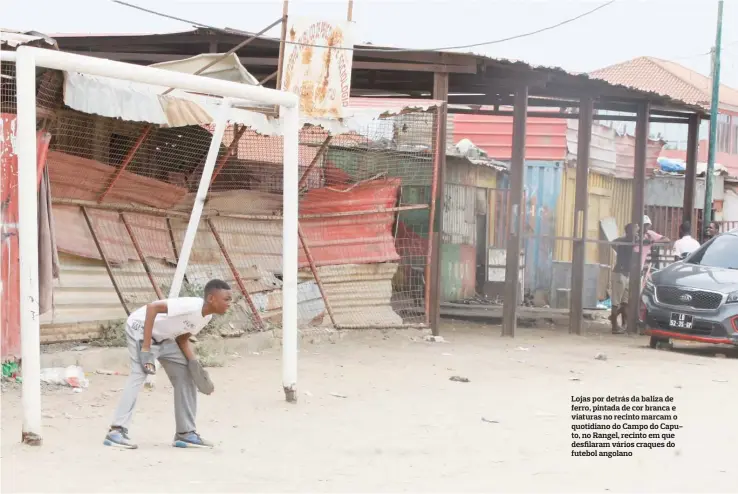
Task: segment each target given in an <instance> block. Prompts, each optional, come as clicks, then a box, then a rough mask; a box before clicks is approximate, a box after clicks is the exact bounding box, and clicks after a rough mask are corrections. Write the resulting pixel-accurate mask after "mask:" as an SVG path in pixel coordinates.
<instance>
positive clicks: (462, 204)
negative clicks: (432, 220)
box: [443, 184, 477, 245]
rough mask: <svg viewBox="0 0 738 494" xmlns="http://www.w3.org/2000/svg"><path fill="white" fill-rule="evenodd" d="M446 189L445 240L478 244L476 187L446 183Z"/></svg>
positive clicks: (451, 242)
mask: <svg viewBox="0 0 738 494" xmlns="http://www.w3.org/2000/svg"><path fill="white" fill-rule="evenodd" d="M445 191H446V202H445V208H444V210H443V242H444V243H447V244H456V245H460V244H465V245H476V237H477V215H476V201H477V192H476V187H473V186H468V185H457V184H446V185H445Z"/></svg>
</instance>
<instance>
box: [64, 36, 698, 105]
mask: <svg viewBox="0 0 738 494" xmlns="http://www.w3.org/2000/svg"><path fill="white" fill-rule="evenodd" d="M245 35H247V33H245V32H243V31H236V30H227V29H226V30H220V29H219V30H213V29H208V28H198V29H194V30H192V31H186V32H178V33H159V34H153V35H109V36H107V37H108V38H109V39H110V41H115V42H121V43H125V39H126V38H131V37H139V38H143V37H148V38H150V41H151V43H153V44H158V43H161V42H163V41H167V42H170V43H171V42H172V40H175V39H177V38H204V37H206V36H207V37H213V36H220V37H223V38H226V37H229V36H231V37H233V36H241V37H243V36H245ZM57 36H58V37H59V39H64V40H65V42H66V44H67V45H70V46H71V45H73V44H74V43H75V41H77V43H78V44H77V48H78V49H79V47H80V46H82V45H80V44H79V41H83V40H84V38H86V37H87V36H79V35H57ZM104 37H105V36H98V37H96V39H92V38H91V40H90V42H93V41H94V42H95V43H98V42H99V39H100V38H104ZM75 38H77V40H75ZM83 44H84V42H83ZM278 47H279V39H276V38H269V37H261V38H259V39H258V40H255V41H254V42H253V43H251V45H250V49H251V50H252V51H260V52H263V51H265V50H268V51H276V50H277V49H278ZM355 48H356V51H355V52H354V60H355V61H356V59H357V57H358V58H361V59H365V60H371V61H374V60H380V59H383V58H384V56H383V52H388V53H392V56H391V58H392V60H393V61H394V62H405V63H413V62H417V60H413V59H411V58H412V57H410V56H408V57H407V58H403V57H402V56H401V55H402V54H403V53H410V54H413V55H425V56H428V57H433V56H438V60H436V61H435V62H433V63H447V62H445V61H444V60H443V59H444V58H447V57H455V58H457V60H461V59H462V58H466V59H467V60H465V61H464V63H465V64H467V65H470V64H476V66H477V67H479V69H478V70H477V71H476V75H477V76H481V75H482V72H483V71H484V69H485V68H492V69H495V68H497V69H500V70H502V71H505V70H510V71H512V72H514V73H515V74H514V75H519V74H520V73H521V72H523V73H524V72H525V71H526V70H527V71H529V72H531V73H538V74H541V75H550V76H551V77H552V78H554V79H555V80H556V82H558V83H561V84H565V85H570V86H576V84H577V83H579V84H582V83H583V84H585V85H586V87H587V88H588V89H593V90H599V91H600V92H602V93H603V94H604V93H607V92H608V90H610V91H611V92H612V93H613V94H618V95H621V96H622V97H623V98H631V99H645V100H649V101H651V102H652V103H653V104H654V105H658V106H665V107H670V108H671V109H677V110H681V111H696V112H699V113H701V114H705V109H704V107H703V106H701V105H696V104H694V103H692V102H689V101H685V100H682V99H680V98H678V97H675V96H673V95H670V94H668V93H667V94H664V93H663V92H662V90H661V88H653V89H643V88H638V87H634V86H631V85H628V84H621V83H617V82H608V81H605V80H602V79H598V78H595V77H592V76H590V75H588V74H586V73H573V72H568V71H566V70H564V69H562V68H560V67H550V66H535V65H531V64H529V63H527V62H524V61H520V60H508V59H502V58H492V57H488V56H486V55H480V54H475V53H461V52H456V51H438V50H422V49H418V50H413V49H402V48H397V47H385V46H378V45H366V44H357V45H355ZM262 56H263V55H262ZM183 58H184V56H183ZM439 60H440V61H439ZM451 65H453V64H451ZM390 70H391V69H390ZM523 75H524V74H523ZM573 89H574V90H576V89H577V88H573ZM575 93H576V91H575ZM541 96H546V95H545V94H541Z"/></svg>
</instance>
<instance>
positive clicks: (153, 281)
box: [120, 213, 164, 300]
mask: <svg viewBox="0 0 738 494" xmlns="http://www.w3.org/2000/svg"><path fill="white" fill-rule="evenodd" d="M120 219H121V221H123V224H124V225H125V227H126V230H128V236H129V237H131V242H133V248H134V249H136V254H138V258H139V259H140V260H141V264H143V267H144V271H146V275H147V276H148V277H149V281H150V282H151V286H152V287H153V288H154V292H155V293H156V297H157V298H158V299H159V300H163V299H164V295H163V294H162V293H161V288H159V285H158V283H157V282H156V279H154V273H152V272H151V268H150V267H149V263H148V262H147V261H146V256H145V255H144V252H143V250H142V249H141V245H140V244H139V243H138V239H136V235H135V234H134V233H133V228H131V224H130V223H128V219H127V218H126V215H125V214H124V213H120Z"/></svg>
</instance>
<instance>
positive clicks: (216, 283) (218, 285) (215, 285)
mask: <svg viewBox="0 0 738 494" xmlns="http://www.w3.org/2000/svg"><path fill="white" fill-rule="evenodd" d="M230 289H231V285H229V284H228V283H226V282H225V281H223V280H218V279H215V280H210V281H208V282H207V284H206V285H205V289H204V290H203V296H204V297H205V298H208V295H210V294H211V293H213V292H214V291H216V290H230Z"/></svg>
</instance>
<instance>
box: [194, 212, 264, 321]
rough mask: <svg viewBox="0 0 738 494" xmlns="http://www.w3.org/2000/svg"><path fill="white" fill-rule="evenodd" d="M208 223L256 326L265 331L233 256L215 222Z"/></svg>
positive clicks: (209, 221) (208, 220)
mask: <svg viewBox="0 0 738 494" xmlns="http://www.w3.org/2000/svg"><path fill="white" fill-rule="evenodd" d="M207 222H208V226H209V227H210V231H211V232H212V233H213V237H215V241H216V242H217V243H218V247H219V248H220V252H221V254H223V257H225V260H226V263H227V264H228V268H229V269H230V270H231V274H233V279H235V280H236V284H237V285H238V289H239V290H240V291H241V294H242V295H243V298H245V299H246V303H247V304H248V305H249V308H250V309H251V312H252V313H253V314H254V319H255V320H256V324H257V325H258V327H259V329H264V321H263V320H262V318H261V314H260V313H259V310H258V309H257V308H256V304H254V300H253V299H252V298H251V294H250V293H249V291H248V290H247V289H246V285H244V283H243V280H242V279H241V274H240V273H239V272H238V269H237V268H236V265H235V264H233V261H232V260H231V256H230V255H229V254H228V251H227V250H226V247H225V244H224V243H223V239H222V238H221V237H220V234H219V233H218V230H216V229H215V225H214V224H213V220H211V219H210V218H208V219H207Z"/></svg>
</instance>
